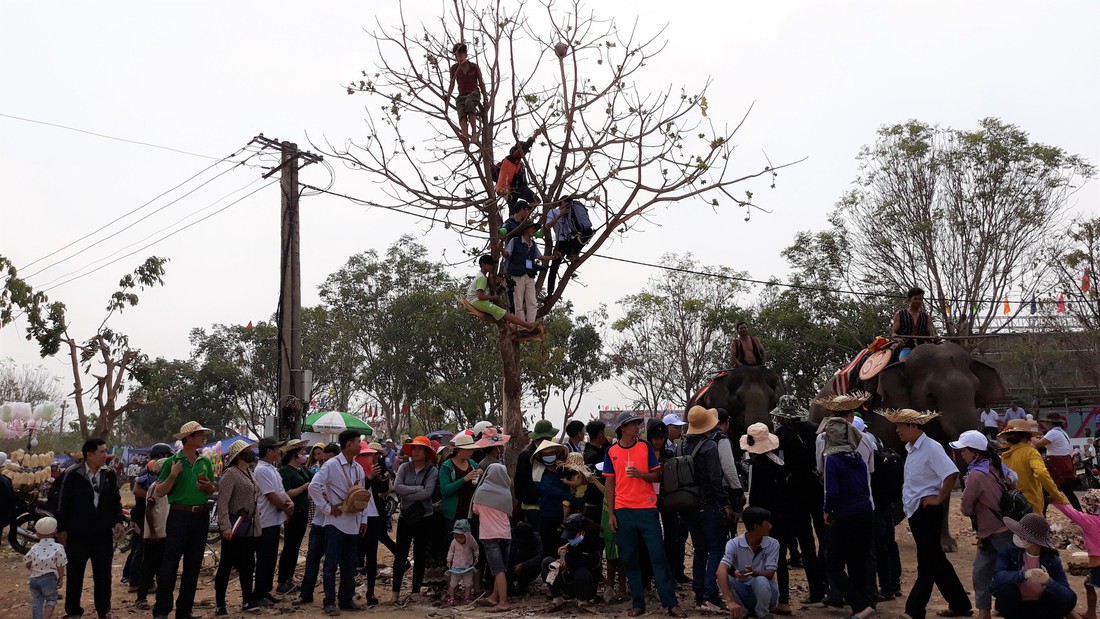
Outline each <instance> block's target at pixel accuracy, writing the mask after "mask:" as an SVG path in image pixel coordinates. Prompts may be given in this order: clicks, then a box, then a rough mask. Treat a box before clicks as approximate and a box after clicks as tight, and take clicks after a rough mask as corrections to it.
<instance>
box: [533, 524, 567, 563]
mask: <svg viewBox="0 0 1100 619" xmlns="http://www.w3.org/2000/svg"><path fill="white" fill-rule="evenodd" d="M561 523H562V517H561V515H560V514H559V515H557V516H547V515H546V514H543V515H542V516H541V517H540V519H539V536H540V537H542V554H543V556H545V557H554V558H557V556H558V547H559V546H561V544H560V543H559V542H561V531H559V530H558V529H560V528H561Z"/></svg>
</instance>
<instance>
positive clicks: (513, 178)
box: [496, 127, 546, 214]
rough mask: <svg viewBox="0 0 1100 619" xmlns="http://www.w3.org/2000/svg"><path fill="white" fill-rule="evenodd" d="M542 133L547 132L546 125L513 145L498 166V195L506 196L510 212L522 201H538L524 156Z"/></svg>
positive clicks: (532, 203)
mask: <svg viewBox="0 0 1100 619" xmlns="http://www.w3.org/2000/svg"><path fill="white" fill-rule="evenodd" d="M540 133H542V134H545V133H546V127H541V128H539V129H538V130H537V131H535V134H534V135H532V136H531V137H530V138H528V139H527V141H525V142H519V143H517V144H516V145H515V146H513V147H512V148H511V150H509V151H508V154H507V155H505V156H504V160H503V161H501V162H500V164H499V165H498V166H497V167H498V168H499V172H497V187H496V192H497V195H498V196H504V198H505V200H507V201H508V213H509V214H513V213H515V212H516V210H517V209H518V208H519V205H520V203H521V202H523V203H527V204H531V205H534V204H537V203H538V201H537V200H536V199H535V192H534V191H532V190H531V186H530V185H529V184H528V183H527V165H526V163H525V162H524V160H523V158H524V156H526V155H527V153H529V152H531V147H532V146H534V145H535V138H537V137H539V134H540Z"/></svg>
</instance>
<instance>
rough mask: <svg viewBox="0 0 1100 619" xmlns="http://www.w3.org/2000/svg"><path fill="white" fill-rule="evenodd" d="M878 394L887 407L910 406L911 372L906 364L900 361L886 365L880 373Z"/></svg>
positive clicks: (883, 404)
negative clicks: (907, 369)
mask: <svg viewBox="0 0 1100 619" xmlns="http://www.w3.org/2000/svg"><path fill="white" fill-rule="evenodd" d="M878 394H879V396H881V397H882V406H884V407H886V408H907V407H908V406H909V372H907V371H906V368H905V364H904V363H901V362H898V363H894V364H891V365H888V366H886V368H885V369H883V370H882V371H881V372H879V375H878Z"/></svg>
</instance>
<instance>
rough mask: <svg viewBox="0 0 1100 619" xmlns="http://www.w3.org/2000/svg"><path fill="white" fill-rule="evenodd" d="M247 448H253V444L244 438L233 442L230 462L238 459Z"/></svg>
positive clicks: (230, 448) (230, 450)
mask: <svg viewBox="0 0 1100 619" xmlns="http://www.w3.org/2000/svg"><path fill="white" fill-rule="evenodd" d="M246 449H252V445H249V444H248V443H247V442H245V441H242V440H239V439H238V440H235V441H233V444H232V445H230V446H229V463H230V464H233V461H234V460H236V459H237V456H238V455H240V453H241V452H242V451H244V450H246Z"/></svg>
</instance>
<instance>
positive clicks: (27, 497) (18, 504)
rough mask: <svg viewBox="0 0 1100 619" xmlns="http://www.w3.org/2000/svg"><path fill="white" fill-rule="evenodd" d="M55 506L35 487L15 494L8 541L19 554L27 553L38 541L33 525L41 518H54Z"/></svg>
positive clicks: (45, 494)
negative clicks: (13, 514) (13, 513)
mask: <svg viewBox="0 0 1100 619" xmlns="http://www.w3.org/2000/svg"><path fill="white" fill-rule="evenodd" d="M55 509H56V507H55V506H54V507H51V506H50V505H49V501H48V494H47V493H45V492H43V491H41V490H40V489H39V488H35V489H34V490H31V491H29V492H24V493H20V494H17V495H16V499H15V516H14V518H13V520H12V527H11V531H10V532H9V533H8V542H9V543H10V544H11V547H12V548H13V549H15V551H16V552H18V553H19V554H23V555H25V554H27V552H28V551H30V549H31V546H33V545H35V544H37V543H38V533H37V532H36V531H35V530H34V525H35V523H37V522H38V521H39V520H40V519H42V518H46V517H49V518H54V517H55V515H54V513H55Z"/></svg>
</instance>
